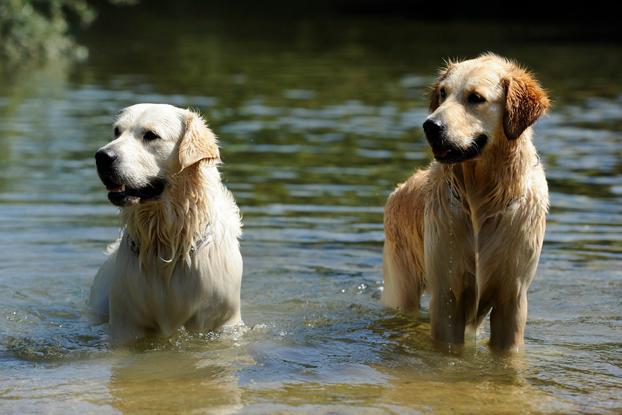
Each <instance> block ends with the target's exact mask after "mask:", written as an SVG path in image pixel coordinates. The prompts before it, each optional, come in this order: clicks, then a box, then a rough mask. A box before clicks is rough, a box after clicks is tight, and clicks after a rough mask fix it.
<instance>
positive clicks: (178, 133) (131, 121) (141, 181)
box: [95, 104, 220, 206]
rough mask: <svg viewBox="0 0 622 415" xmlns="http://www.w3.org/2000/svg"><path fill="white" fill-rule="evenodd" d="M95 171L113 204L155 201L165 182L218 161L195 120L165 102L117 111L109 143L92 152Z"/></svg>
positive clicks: (189, 113)
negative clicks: (194, 167)
mask: <svg viewBox="0 0 622 415" xmlns="http://www.w3.org/2000/svg"><path fill="white" fill-rule="evenodd" d="M95 160H96V162H97V172H98V174H99V177H100V179H101V180H102V182H103V183H104V184H105V185H106V188H107V189H108V191H109V193H108V199H109V200H110V201H111V202H112V203H113V204H115V205H117V206H129V205H135V204H137V203H140V202H146V201H149V200H155V199H157V198H159V196H160V195H161V194H162V192H163V191H164V190H165V188H166V185H167V183H168V182H169V180H170V179H171V178H172V177H174V176H175V175H177V174H179V173H181V172H182V171H183V170H184V169H186V168H187V167H189V166H192V165H194V164H195V163H198V162H199V161H201V160H209V161H210V162H212V163H217V162H219V161H220V154H219V151H218V143H217V141H216V137H215V136H214V134H213V133H212V131H211V130H210V129H209V128H208V127H207V126H206V125H205V122H204V121H203V119H202V118H201V116H200V115H199V114H197V113H195V112H193V111H190V110H186V109H181V108H176V107H173V106H171V105H165V104H137V105H132V106H131V107H127V108H125V109H123V110H122V111H121V113H120V114H119V116H118V118H117V120H116V122H115V123H114V139H113V140H112V141H111V142H110V143H108V144H106V145H105V146H103V147H102V148H100V149H99V150H98V151H97V153H96V154H95Z"/></svg>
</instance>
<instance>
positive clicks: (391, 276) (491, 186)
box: [383, 54, 549, 351]
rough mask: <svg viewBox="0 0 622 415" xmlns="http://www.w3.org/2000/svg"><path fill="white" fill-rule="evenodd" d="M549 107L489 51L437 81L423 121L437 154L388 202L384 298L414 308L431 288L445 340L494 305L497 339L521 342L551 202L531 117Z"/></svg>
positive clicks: (507, 344)
mask: <svg viewBox="0 0 622 415" xmlns="http://www.w3.org/2000/svg"><path fill="white" fill-rule="evenodd" d="M548 107H549V99H548V97H547V95H546V93H545V92H544V91H543V90H542V88H541V87H540V85H539V84H538V82H537V81H536V80H535V79H534V78H533V77H532V76H531V75H530V74H529V73H528V72H527V71H526V70H524V69H522V68H521V67H519V66H518V65H516V64H515V63H513V62H510V61H508V60H506V59H504V58H501V57H498V56H495V55H493V54H485V55H482V56H480V57H478V58H476V59H472V60H466V61H463V62H455V63H452V62H450V63H448V65H447V66H446V67H445V68H444V69H442V70H441V72H440V76H439V78H438V79H437V81H436V83H435V85H434V86H433V90H432V93H431V102H430V111H431V114H430V115H429V116H428V118H427V120H426V121H425V123H424V124H423V129H424V132H425V135H426V138H427V140H428V142H429V143H430V146H431V147H432V151H433V153H434V158H435V159H436V160H435V161H433V162H432V164H431V165H430V166H429V168H428V169H426V170H420V171H417V172H415V174H414V175H413V176H411V177H410V178H409V179H408V180H407V181H406V182H404V183H402V184H401V185H399V186H398V187H397V189H396V190H395V191H394V192H393V193H392V194H391V196H390V197H389V200H388V201H387V204H386V207H385V216H384V226H385V237H386V240H385V245H384V264H383V268H384V281H385V290H384V294H383V302H384V303H385V304H386V305H388V306H391V307H397V308H399V309H402V310H404V311H406V312H409V311H416V310H418V308H419V299H420V295H421V293H422V291H423V290H424V289H425V288H429V290H430V291H431V302H430V320H431V326H432V337H433V338H434V339H436V340H438V341H440V342H442V343H445V344H447V343H449V344H461V343H463V342H464V332H465V327H466V326H472V327H474V328H477V327H478V326H479V324H480V323H481V321H482V319H483V318H484V317H485V316H486V315H487V314H488V312H491V315H490V324H491V338H490V346H491V347H492V348H493V349H496V350H502V351H505V350H510V349H515V348H516V347H517V346H518V345H520V344H522V343H523V335H524V329H525V323H526V320H527V289H528V288H529V285H530V283H531V281H532V280H533V278H534V275H535V272H536V267H537V265H538V260H539V257H540V251H541V248H542V240H543V238H544V228H545V225H546V213H547V210H548V190H547V183H546V178H545V176H544V169H543V168H542V164H541V163H540V159H539V158H538V155H537V153H536V149H535V147H534V145H533V144H532V140H531V138H532V130H531V128H530V126H531V125H532V124H533V123H534V122H535V121H536V120H537V119H538V118H539V117H540V116H541V115H542V114H543V113H545V112H546V110H547V109H548Z"/></svg>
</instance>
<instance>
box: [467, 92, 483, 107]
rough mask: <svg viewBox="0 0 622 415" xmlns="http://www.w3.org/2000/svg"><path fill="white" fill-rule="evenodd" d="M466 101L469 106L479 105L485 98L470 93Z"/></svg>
mask: <svg viewBox="0 0 622 415" xmlns="http://www.w3.org/2000/svg"><path fill="white" fill-rule="evenodd" d="M467 100H468V101H469V103H471V104H481V103H482V102H486V98H484V97H483V96H481V95H480V94H478V93H477V92H471V93H470V94H469V96H468V97H467Z"/></svg>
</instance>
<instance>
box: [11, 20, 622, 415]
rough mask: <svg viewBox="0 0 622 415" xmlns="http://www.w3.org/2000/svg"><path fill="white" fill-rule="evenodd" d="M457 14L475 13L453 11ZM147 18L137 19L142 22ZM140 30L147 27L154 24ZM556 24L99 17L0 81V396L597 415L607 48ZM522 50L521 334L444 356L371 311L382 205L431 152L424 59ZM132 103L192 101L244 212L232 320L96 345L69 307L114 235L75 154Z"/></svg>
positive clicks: (620, 363)
mask: <svg viewBox="0 0 622 415" xmlns="http://www.w3.org/2000/svg"><path fill="white" fill-rule="evenodd" d="M474 26H475V27H474ZM151 29H153V30H151ZM156 29H157V30H156ZM569 30H570V29H568V28H565V27H545V26H542V27H534V28H531V29H526V28H522V27H518V26H515V25H512V24H507V25H491V24H478V25H472V24H459V23H454V24H445V23H438V24H423V23H417V22H413V21H408V20H399V19H395V20H374V21H370V20H354V19H345V18H343V19H338V20H321V19H315V20H313V19H310V20H308V21H289V20H287V19H282V20H265V19H264V20H244V19H233V18H229V19H221V20H216V19H214V20H210V19H199V18H196V17H195V18H188V17H186V18H185V19H174V18H171V19H169V18H168V16H160V17H158V16H155V15H154V16H150V17H149V19H143V20H140V19H134V18H132V17H124V16H121V15H116V16H112V17H109V18H108V19H107V20H106V19H103V20H100V21H98V22H97V23H96V24H95V26H94V27H93V28H91V29H90V30H88V31H87V32H86V33H85V34H84V35H83V36H81V37H80V38H79V41H80V42H81V43H83V44H84V45H86V46H87V47H88V48H89V50H90V57H89V59H88V60H87V61H85V62H83V63H79V64H69V63H66V62H54V63H51V64H49V65H47V66H45V67H42V68H29V69H25V70H23V71H19V72H13V73H12V74H11V75H10V76H9V75H7V71H5V73H4V75H3V77H2V79H0V160H1V168H0V252H2V258H3V260H2V261H0V298H1V299H2V300H1V301H0V412H2V413H34V412H37V413H41V412H46V413H119V412H127V413H141V412H142V413H153V412H168V411H179V412H192V411H195V412H200V413H219V414H220V413H222V414H224V413H236V412H244V413H289V412H301V413H353V414H361V413H430V412H434V413H514V412H516V413H527V412H534V413H552V412H555V413H560V412H563V413H568V412H590V413H619V411H621V410H622V351H621V349H622V313H621V311H622V300H621V298H622V242H621V240H622V203H621V202H622V139H621V136H622V132H621V131H622V71H620V68H621V67H622V53H621V52H622V50H621V48H620V47H619V46H618V45H616V44H606V43H594V42H592V43H589V42H588V43H585V42H584V43H581V42H575V41H572V40H571V39H565V38H564V34H567V33H568V32H569ZM486 50H493V51H495V52H497V53H500V54H503V55H506V56H510V57H513V58H516V59H518V60H519V61H521V62H523V63H524V64H526V65H527V66H529V67H530V68H532V69H533V70H534V72H535V73H536V74H537V76H538V78H539V79H540V80H541V81H542V83H543V85H544V86H545V87H546V88H548V90H549V92H550V94H551V96H552V98H553V101H554V107H553V109H552V111H551V113H550V115H549V116H548V117H546V118H544V119H542V120H541V121H540V122H539V123H538V124H537V126H536V128H535V131H536V138H535V142H536V145H537V147H538V148H539V151H540V153H541V156H542V161H543V163H544V164H545V166H546V169H547V177H548V180H549V186H550V190H551V212H550V215H549V221H548V228H547V234H546V239H545V243H544V249H543V253H542V258H541V262H540V267H539V270H538V274H537V277H536V280H535V281H534V283H533V285H532V287H531V289H530V294H529V301H530V303H529V306H530V307H529V320H528V324H527V332H526V339H525V341H526V345H525V347H524V349H523V351H522V352H520V353H518V354H516V355H514V356H511V357H495V356H493V355H492V354H491V353H490V352H489V350H488V349H487V347H486V345H485V341H486V338H487V336H488V334H489V331H488V328H487V323H486V324H485V325H484V329H483V330H482V332H481V333H480V334H479V335H478V336H477V338H471V339H469V341H468V344H467V346H466V348H465V350H464V351H463V352H462V353H461V354H445V353H441V352H439V351H437V350H435V348H434V347H433V345H432V343H431V341H430V338H429V318H428V316H427V313H426V310H425V309H424V310H423V312H422V316H421V318H420V319H418V320H412V319H409V318H406V317H404V316H401V315H399V314H396V313H395V312H393V311H391V310H387V309H384V308H383V307H381V306H380V305H379V301H378V298H379V293H380V289H381V287H382V275H381V263H382V256H381V251H382V241H383V230H382V206H383V203H384V200H385V199H386V197H387V195H388V194H389V192H390V191H391V190H392V189H393V187H394V186H395V184H396V183H398V182H400V181H402V180H404V179H405V178H406V177H407V176H408V175H409V174H410V173H411V172H412V171H413V170H414V169H415V168H420V167H424V166H426V164H427V163H428V162H429V160H430V159H431V152H430V151H429V149H428V147H427V145H426V143H425V140H424V138H423V136H422V132H421V127H420V126H421V123H422V122H423V120H424V118H425V116H426V107H427V103H426V102H425V91H426V86H427V85H428V84H429V83H430V82H431V80H432V79H433V75H434V73H435V69H436V68H437V67H438V66H439V65H440V64H441V63H442V58H443V57H448V56H450V57H466V56H474V55H477V54H479V53H480V52H482V51H486ZM138 102H164V103H170V104H174V105H178V106H191V107H194V108H197V109H199V110H200V111H202V112H203V113H204V114H205V115H206V117H207V119H208V120H209V122H210V125H211V127H212V128H213V129H214V131H215V132H216V133H217V134H218V135H219V137H220V140H221V145H222V150H221V151H222V155H223V159H224V162H225V164H224V166H223V168H222V170H223V176H224V180H225V182H226V184H227V186H228V187H229V188H230V189H231V190H232V191H233V193H234V195H235V197H236V199H237V201H238V204H239V206H240V208H241V210H242V212H243V216H244V225H245V228H244V238H243V241H242V251H243V255H244V260H245V273H244V283H243V287H242V300H243V308H242V313H243V318H244V321H245V322H246V325H247V329H246V330H244V331H239V332H233V333H224V334H217V335H216V334H209V333H205V334H202V335H189V334H188V333H185V332H180V333H179V334H178V335H176V336H175V337H174V338H172V339H168V340H147V341H144V342H141V343H140V344H137V345H135V346H132V347H130V348H126V349H117V350H113V349H111V348H110V347H109V344H108V341H107V337H106V332H105V328H104V327H102V326H93V325H92V324H91V323H90V322H89V320H88V316H87V314H86V299H87V297H88V292H89V287H90V283H91V281H92V278H93V276H94V274H95V272H96V270H97V268H98V266H99V265H100V264H101V263H102V262H103V261H104V254H103V251H104V249H105V247H106V245H107V244H108V243H109V242H110V241H112V240H113V239H114V238H115V237H116V236H117V235H118V229H119V221H118V218H117V210H116V208H115V207H113V206H112V205H110V204H109V203H108V202H107V199H106V193H105V191H104V189H103V186H102V185H101V183H100V182H99V180H98V178H97V175H96V172H95V168H94V160H93V154H94V152H95V150H96V149H97V148H98V147H99V146H101V145H102V144H103V143H105V142H106V141H107V140H109V139H110V138H111V127H110V123H111V120H112V117H113V116H114V115H115V114H116V112H117V111H118V110H119V109H120V108H122V107H124V106H127V105H131V104H134V103H138Z"/></svg>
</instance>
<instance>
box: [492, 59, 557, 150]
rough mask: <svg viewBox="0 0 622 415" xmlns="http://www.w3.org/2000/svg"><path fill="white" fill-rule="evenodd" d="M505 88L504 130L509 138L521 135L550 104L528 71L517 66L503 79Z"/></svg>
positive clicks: (512, 138) (513, 138)
mask: <svg viewBox="0 0 622 415" xmlns="http://www.w3.org/2000/svg"><path fill="white" fill-rule="evenodd" d="M501 82H502V84H503V87H504V89H505V96H506V99H505V113H504V114H503V130H504V132H505V136H506V137H507V138H508V140H515V139H517V138H518V137H520V136H521V134H522V133H523V131H525V130H526V129H527V128H529V126H531V125H532V124H533V123H534V122H536V120H537V119H538V118H540V116H542V115H543V114H544V113H545V112H546V111H547V110H548V109H549V106H550V101H549V97H548V96H547V94H546V92H545V91H544V89H542V87H541V86H540V84H539V83H538V81H536V80H535V79H534V78H533V77H532V76H531V75H530V74H529V73H528V72H527V71H525V70H523V69H520V68H515V69H514V70H512V71H511V72H510V73H509V74H508V75H507V76H506V77H505V78H503V80H502V81H501Z"/></svg>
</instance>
